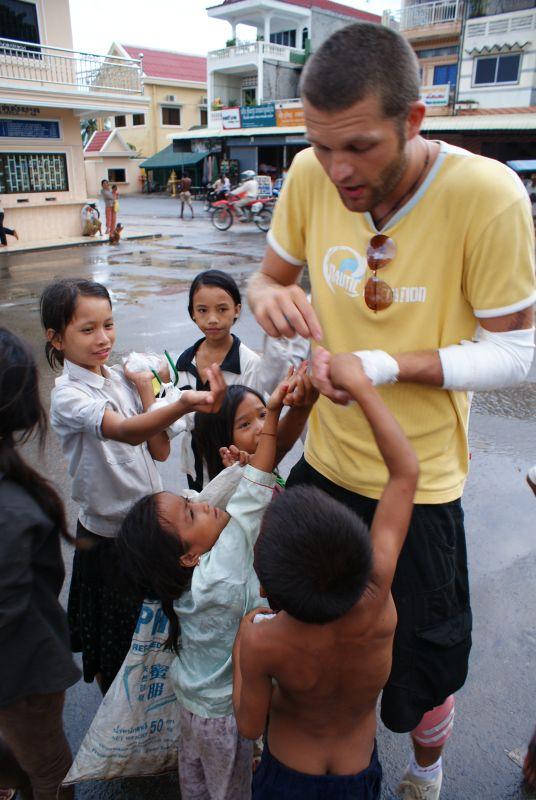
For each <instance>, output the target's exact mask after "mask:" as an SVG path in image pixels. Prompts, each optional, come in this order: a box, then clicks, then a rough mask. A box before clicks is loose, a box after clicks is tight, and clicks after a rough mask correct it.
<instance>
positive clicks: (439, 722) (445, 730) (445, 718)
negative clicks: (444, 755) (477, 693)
mask: <svg viewBox="0 0 536 800" xmlns="http://www.w3.org/2000/svg"><path fill="white" fill-rule="evenodd" d="M454 713H455V703H454V695H453V694H451V695H450V696H449V697H447V699H446V700H445V702H444V703H442V704H441V705H440V706H436V707H435V708H433V709H432V710H431V711H427V712H426V714H425V715H424V716H423V718H422V719H421V721H420V722H419V724H418V725H417V727H416V728H415V729H414V730H412V732H411V736H412V738H413V739H414V740H415V741H416V742H417V744H420V745H421V747H443V746H444V745H445V744H446V742H447V741H448V740H449V739H450V737H451V735H452V728H453V726H454Z"/></svg>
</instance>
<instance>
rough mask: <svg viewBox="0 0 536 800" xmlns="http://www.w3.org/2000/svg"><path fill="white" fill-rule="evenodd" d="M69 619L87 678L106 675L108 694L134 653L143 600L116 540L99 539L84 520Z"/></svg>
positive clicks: (103, 683)
mask: <svg viewBox="0 0 536 800" xmlns="http://www.w3.org/2000/svg"><path fill="white" fill-rule="evenodd" d="M76 539H77V543H81V546H79V547H78V548H77V549H76V550H75V554H74V561H73V573H72V577H71V585H70V588H69V602H68V607H67V619H68V622H69V632H70V634H71V649H72V651H73V652H74V653H82V664H83V671H84V680H85V681H87V683H91V681H92V680H93V679H94V678H95V676H96V675H100V681H101V688H102V689H103V692H106V691H107V690H108V688H109V687H110V685H111V683H112V681H113V679H114V678H115V676H116V675H117V673H118V672H119V669H120V667H121V665H122V663H123V661H124V659H125V656H126V655H127V653H128V651H129V649H130V643H131V641H132V635H133V633H134V629H135V627H136V623H137V620H138V616H139V613H140V609H141V606H142V602H141V601H140V599H139V598H137V597H134V596H133V595H132V593H131V591H130V590H129V588H128V586H127V584H126V582H125V581H124V580H123V579H122V577H121V569H120V564H119V559H118V555H117V551H116V546H115V539H109V538H105V537H104V536H97V535H96V534H94V533H91V532H90V531H88V530H87V529H86V528H84V526H83V525H81V523H80V522H79V523H78V525H77V528H76Z"/></svg>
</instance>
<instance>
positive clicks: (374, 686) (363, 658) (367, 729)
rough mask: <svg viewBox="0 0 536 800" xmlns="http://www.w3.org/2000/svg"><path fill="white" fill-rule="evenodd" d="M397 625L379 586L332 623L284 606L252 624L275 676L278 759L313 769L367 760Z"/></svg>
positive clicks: (255, 643)
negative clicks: (304, 618)
mask: <svg viewBox="0 0 536 800" xmlns="http://www.w3.org/2000/svg"><path fill="white" fill-rule="evenodd" d="M395 627H396V611H395V607H394V603H393V600H392V597H391V594H389V595H388V596H387V598H385V596H382V597H381V598H378V597H377V593H376V592H375V587H374V586H370V587H367V589H366V590H365V593H364V595H363V597H362V598H361V599H360V600H359V602H358V603H357V604H356V605H355V606H354V608H353V609H351V611H349V612H348V613H347V614H345V616H344V617H342V618H341V619H339V620H336V621H335V622H331V623H329V624H326V625H309V624H306V623H303V622H299V621H297V620H295V619H293V618H292V617H290V616H289V615H288V614H286V613H285V612H284V611H282V612H280V613H279V614H278V615H277V616H276V617H275V618H273V619H269V620H266V621H263V622H261V623H260V624H257V625H254V626H253V625H252V628H253V630H250V631H248V633H249V634H250V635H249V636H248V639H249V642H250V646H251V647H252V650H253V652H254V653H258V655H259V658H260V659H261V661H262V664H263V668H264V669H265V670H267V671H268V672H269V674H270V675H271V676H272V677H273V678H274V679H275V681H276V682H277V685H276V686H275V688H274V690H273V695H272V703H271V707H270V724H269V729H268V744H269V748H270V751H271V752H272V754H273V755H274V756H275V757H276V758H277V759H278V760H279V761H281V762H282V763H283V764H287V766H290V767H292V769H295V770H298V771H299V772H305V773H308V774H312V775H326V774H333V775H352V774H355V773H357V772H360V771H361V770H362V769H365V768H366V767H367V766H368V764H369V763H370V758H371V755H372V750H373V747H374V736H375V731H376V702H377V699H378V695H379V694H380V692H381V690H382V688H383V686H384V685H385V683H386V682H387V679H388V677H389V673H390V671H391V654H392V646H393V636H394V631H395Z"/></svg>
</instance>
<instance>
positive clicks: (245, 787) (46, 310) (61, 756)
mask: <svg viewBox="0 0 536 800" xmlns="http://www.w3.org/2000/svg"><path fill="white" fill-rule="evenodd" d="M188 308H189V312H190V316H191V317H192V319H193V321H194V322H195V323H196V325H197V326H198V327H199V329H200V331H201V333H202V335H203V336H202V338H201V339H200V340H199V341H197V342H196V343H195V344H194V345H193V346H192V347H190V348H188V349H187V350H185V351H184V352H183V353H182V354H180V355H179V356H178V357H177V358H173V359H171V360H170V363H169V364H168V367H166V368H161V369H159V370H158V371H157V370H154V369H151V368H147V369H142V370H140V371H134V370H133V369H132V368H130V367H129V363H128V361H127V363H126V365H125V366H124V367H122V366H113V367H109V366H107V363H108V361H109V359H110V356H111V354H112V350H113V346H114V341H115V328H114V319H113V313H112V304H111V300H110V296H109V294H108V291H107V290H106V288H105V287H104V286H103V285H101V284H98V283H95V282H92V281H86V280H61V281H56V282H54V283H53V284H51V285H50V286H48V287H47V288H46V289H45V291H44V292H43V295H42V298H41V321H42V325H43V328H44V331H45V336H46V354H47V359H48V362H49V364H50V366H51V367H52V368H60V367H61V368H62V369H63V371H62V374H61V375H60V376H59V377H58V378H57V380H56V385H55V388H54V389H53V392H52V398H51V409H50V420H51V425H52V428H53V429H54V431H55V432H56V434H57V435H58V436H59V438H60V441H61V444H62V448H63V452H64V455H65V458H66V460H67V462H68V467H69V473H70V475H71V478H72V496H73V499H74V500H75V501H76V502H77V503H78V504H79V506H80V513H79V517H78V523H77V532H76V541H77V546H76V549H75V553H74V562H73V571H72V579H71V585H70V590H69V601H68V625H69V637H70V646H71V648H72V650H73V651H74V652H81V653H82V664H83V675H84V679H85V680H86V681H88V682H91V681H93V680H94V679H95V680H97V682H98V684H99V686H100V688H101V690H102V692H103V693H105V692H106V691H107V689H108V688H109V686H110V685H111V683H112V681H113V679H114V677H115V676H116V674H117V672H118V671H119V669H120V667H121V664H122V662H123V660H124V658H125V656H126V654H127V652H128V649H129V646H130V642H131V638H132V634H133V632H134V628H135V626H136V621H137V617H138V614H139V611H140V607H141V603H142V600H143V599H144V597H152V598H158V599H159V600H160V601H161V602H162V606H163V608H164V610H165V612H166V614H167V615H168V617H169V619H170V623H171V624H170V642H169V644H170V646H171V647H172V649H173V650H174V652H175V653H176V658H175V660H174V663H173V667H172V670H171V676H172V681H173V686H174V689H175V692H176V695H177V698H178V701H179V706H180V747H179V778H180V786H181V795H182V798H183V800H189V798H198V797H204V798H210V800H240V798H244V800H245V799H246V798H249V797H250V796H253V798H255V799H256V800H268V798H273V800H276V798H277V800H285V798H287V797H288V798H307V800H311V798H366V799H367V800H368V799H370V800H372V798H379V796H380V784H381V766H380V764H379V761H378V757H377V752H376V745H375V731H376V715H375V708H376V701H377V698H378V695H379V693H380V692H381V689H382V687H383V686H384V684H385V682H386V681H387V678H388V676H389V672H390V664H391V650H392V641H393V636H394V630H395V626H396V611H395V607H394V604H393V601H392V598H391V592H390V588H391V583H392V579H393V575H394V570H395V567H396V563H397V558H398V555H399V553H400V550H401V548H402V545H403V542H404V539H405V536H406V532H407V527H408V524H409V519H410V516H411V512H412V507H413V496H414V491H415V487H416V482H417V476H418V464H417V460H416V457H415V455H414V453H413V451H412V448H411V446H410V444H409V442H408V441H407V439H406V437H405V436H404V434H403V432H402V430H401V429H400V427H399V426H398V424H397V423H396V421H395V420H394V418H393V416H392V414H391V413H390V411H389V410H388V409H387V407H386V406H385V404H384V403H383V402H382V400H381V398H380V396H379V394H378V393H377V392H376V390H375V389H374V388H373V386H372V384H371V383H370V381H369V380H368V378H367V377H366V376H365V374H364V372H363V370H362V368H361V366H360V362H359V359H357V358H356V357H355V356H354V355H352V354H339V355H337V356H335V357H333V359H332V361H331V380H332V382H333V384H334V385H336V386H338V387H340V388H342V389H344V390H346V391H347V392H348V393H349V394H350V395H351V397H352V398H353V399H354V400H355V401H356V402H357V403H359V404H360V406H361V408H362V410H363V412H364V414H365V416H366V417H367V419H368V421H369V423H370V425H371V428H372V430H373V432H374V435H375V438H376V442H377V445H378V448H379V450H380V452H381V454H382V456H383V458H384V461H385V463H386V466H387V469H388V473H389V479H388V482H387V485H386V487H385V490H384V493H383V495H382V498H381V500H380V502H379V504H378V507H377V510H376V513H375V516H374V520H373V523H372V526H371V528H370V530H369V529H368V528H367V527H366V526H365V524H364V523H363V522H362V521H361V520H360V519H359V518H358V517H357V516H356V515H355V514H354V513H353V512H351V511H350V510H349V509H348V508H346V507H345V506H343V505H342V504H340V503H338V502H337V501H336V500H334V499H332V498H330V497H328V496H327V495H326V494H324V493H323V492H321V491H320V490H318V489H315V488H312V487H295V488H292V489H289V490H287V491H285V490H284V488H283V486H284V482H283V481H282V480H281V479H280V477H279V475H278V473H277V465H278V463H279V462H280V460H281V459H282V458H283V456H284V455H285V454H286V453H287V452H288V451H289V450H290V449H291V448H292V446H293V445H294V443H295V442H296V441H297V440H298V438H299V437H300V436H301V435H302V434H303V431H304V428H305V426H306V423H307V418H308V415H309V413H310V410H311V408H312V406H313V404H314V402H315V401H316V398H317V396H318V395H317V392H316V390H315V388H314V386H313V384H312V381H311V377H310V376H309V374H308V371H307V362H304V363H303V364H301V365H300V366H297V365H295V366H290V368H288V369H287V366H288V365H284V364H280V365H279V367H278V368H277V371H279V372H282V373H283V378H282V380H278V381H276V383H277V385H276V387H275V389H274V390H273V391H272V392H271V394H270V396H269V397H268V399H267V393H266V391H265V389H266V386H267V383H268V381H267V380H266V376H264V377H263V361H262V359H261V357H260V356H258V355H257V354H256V353H254V352H253V351H252V350H250V349H249V348H247V347H246V346H245V345H244V344H243V343H241V342H240V340H239V339H238V337H237V336H235V335H234V334H233V333H231V328H232V326H233V324H234V323H235V322H236V320H237V319H238V316H239V314H240V310H241V297H240V292H239V290H238V287H237V286H236V283H235V282H234V281H233V280H232V278H230V277H229V276H228V275H226V274H225V273H222V272H219V271H217V270H211V271H208V272H205V273H202V274H200V275H198V276H197V277H196V279H195V280H194V282H193V284H192V286H191V288H190V294H189V306H188ZM155 374H156V377H157V379H158V383H159V384H161V387H162V388H161V389H160V391H159V392H158V394H159V395H161V396H160V397H159V398H157V397H156V396H155ZM271 377H272V384H273V382H274V380H273V379H274V376H273V375H272V376H271ZM277 377H278V378H279V377H280V375H278V376H277ZM0 403H1V407H2V412H3V413H2V428H1V429H0V475H1V478H0V494H1V493H2V492H3V491H7V489H8V488H11V489H13V487H15V488H16V490H17V492H18V493H19V495H20V496H18V502H19V504H20V503H22V505H24V497H25V496H26V495H27V496H28V498H29V500H28V502H29V503H30V504H33V506H35V507H36V509H35V513H36V514H37V513H38V511H39V510H40V512H41V516H42V517H43V519H44V520H45V521H46V520H48V522H49V524H48V527H47V526H46V525H45V524H44V522H43V520H41V523H42V524H43V525H44V527H45V528H46V531H45V533H44V534H43V535H44V536H45V538H47V537H48V539H49V540H50V547H51V548H52V550H51V552H52V551H53V558H54V563H55V570H56V571H55V580H54V582H53V585H51V584H50V582H49V585H48V588H47V590H46V591H48V595H47V597H48V601H47V602H48V606H47V604H42V607H41V611H40V612H39V613H42V614H45V608H50V610H51V613H52V612H53V614H54V615H55V616H54V618H55V620H56V623H55V624H56V629H55V632H54V635H53V634H52V633H50V638H51V642H48V640H47V634H46V633H45V634H42V635H41V634H40V636H41V640H40V641H39V642H37V641H36V642H34V644H33V647H32V648H31V649H32V653H33V657H36V653H37V651H38V649H41V650H44V653H45V656H46V654H47V652H48V651H50V654H51V656H54V659H56V661H57V662H58V663H60V664H61V665H62V669H60V670H58V671H57V674H54V670H53V668H52V666H51V667H50V669H49V670H48V667H46V658H45V659H44V661H43V662H42V664H43V663H44V664H45V668H44V672H45V677H46V676H47V675H48V672H47V670H48V671H49V672H50V676H49V679H47V680H44V681H42V682H41V687H42V688H41V690H40V691H41V693H42V696H43V697H49V698H50V699H51V702H52V698H55V702H56V706H55V708H56V712H55V715H53V716H54V720H55V726H56V728H55V730H56V734H55V737H52V736H51V737H50V742H49V751H48V752H47V755H46V758H41V759H39V758H36V756H35V752H33V751H32V753H29V751H28V747H27V746H26V745H25V736H24V735H21V736H20V737H19V739H17V737H16V736H15V737H13V736H12V737H11V740H9V741H7V740H6V741H7V744H6V751H5V753H3V752H2V751H1V750H0V786H1V785H6V780H8V778H9V779H10V780H12V781H13V783H11V784H9V785H10V786H20V787H22V791H23V792H24V786H23V784H24V785H26V786H28V785H29V784H30V783H31V784H32V785H33V788H34V793H35V797H36V798H38V800H49V798H50V800H52V797H55V796H56V791H57V787H58V785H59V783H60V782H61V780H62V778H63V777H64V775H65V771H66V770H65V764H66V756H65V753H66V745H65V737H64V735H63V729H62V726H61V708H62V704H63V694H64V691H65V689H66V688H67V687H68V686H70V685H72V683H73V682H74V681H75V680H76V675H77V673H76V669H75V668H74V666H73V664H72V661H70V660H69V658H68V657H67V655H66V653H67V638H66V630H65V629H64V627H63V628H62V624H63V623H61V622H60V621H58V615H59V614H60V610H59V604H58V601H57V595H58V593H59V590H60V587H61V579H60V578H61V574H62V568H61V566H59V564H58V560H61V559H60V555H59V535H60V534H63V535H64V536H65V537H68V534H67V531H66V527H65V522H64V516H63V509H62V506H61V502H60V501H59V498H58V497H57V495H56V493H55V491H54V490H53V489H52V487H51V486H50V485H49V484H47V483H46V482H45V481H44V479H42V478H41V477H38V478H36V477H35V476H36V475H37V473H35V472H34V471H33V470H31V469H30V468H29V467H28V466H27V465H24V462H23V461H22V459H21V457H20V455H19V454H18V453H17V450H16V442H17V437H18V436H27V435H29V434H30V433H31V431H32V430H33V428H34V427H35V425H36V424H37V422H38V421H41V423H42V416H43V412H42V407H41V404H40V399H39V393H38V388H37V370H36V366H35V362H34V361H33V359H32V357H31V355H30V353H29V351H28V349H27V348H26V347H25V346H24V344H23V343H21V342H20V340H18V339H17V337H15V336H14V335H13V334H11V333H9V332H8V331H5V330H1V331H0ZM14 408H16V409H17V412H18V413H17V414H11V413H4V412H5V411H6V409H7V410H10V409H14ZM23 408H27V413H23ZM284 409H286V411H285V413H282V412H283V410H284ZM174 437H178V438H179V441H180V445H179V454H180V464H181V469H182V470H183V471H184V472H185V473H186V474H187V475H188V481H189V486H190V490H191V491H190V492H182V493H181V492H180V491H179V492H177V493H176V494H175V493H171V492H165V491H163V487H162V481H161V478H160V475H159V472H158V469H157V466H156V462H157V461H163V460H165V459H167V457H168V456H169V454H170V448H171V442H172V441H173V439H174ZM173 446H174V447H175V445H173ZM237 464H238V465H240V466H239V467H237ZM21 465H24V466H23V467H22V466H21ZM224 469H230V471H232V472H233V474H237V475H238V479H237V481H238V482H237V485H236V489H235V490H234V492H233V493H232V496H231V498H230V500H229V502H228V503H227V504H226V507H225V508H224V507H222V508H219V507H214V506H211V505H209V504H207V503H202V502H198V501H196V499H195V498H196V492H199V491H200V490H201V489H202V488H203V487H204V486H206V485H207V483H208V482H210V481H211V480H213V479H214V478H216V476H218V475H219V473H220V472H221V471H222V470H224ZM32 481H33V482H32ZM185 495H187V496H185ZM222 505H223V504H222ZM6 524H7V525H9V524H13V521H12V519H11V521H10V518H9V517H8V518H6ZM15 527H16V526H15ZM19 527H20V528H21V530H23V531H24V530H26V529H25V528H24V525H22V524H21V526H19ZM31 530H32V531H34V530H35V525H34V526H33V527H32V528H31ZM26 534H27V536H28V537H29V539H28V541H30V538H31V537H30V531H29V530H26ZM20 535H22V534H21V532H20V531H19V539H17V538H16V537H15V535H14V538H13V541H14V542H18V545H17V546H19V545H20ZM32 535H33V534H32ZM28 546H29V548H30V550H29V553H28V558H27V561H28V563H27V564H26V570H27V571H29V572H31V569H32V568H34V567H33V566H32V565H34V562H35V569H38V560H39V559H38V558H37V557H34V555H32V545H31V544H29V545H28ZM54 548H55V549H54ZM37 551H39V548H37V549H36V552H37ZM8 555H9V558H8V559H7V564H8V573H9V576H8V578H6V579H5V580H6V583H5V585H4V583H3V582H2V581H0V607H2V600H3V598H4V597H12V596H15V594H17V593H18V594H19V595H20V603H19V605H18V606H17V604H15V605H14V606H13V608H14V611H13V615H12V617H11V618H9V619H7V621H6V620H4V619H3V618H2V614H3V613H4V612H3V611H2V612H0V641H4V634H6V633H7V632H9V631H10V630H11V633H12V634H13V632H14V631H15V630H16V625H17V624H18V622H17V621H20V616H21V615H22V614H23V613H24V602H23V598H24V593H25V592H26V593H28V592H30V589H29V588H28V586H27V585H25V584H24V581H23V582H22V583H20V582H18V577H19V575H20V564H19V561H20V556H19V555H15V546H14V548H13V549H12V551H10V553H9V554H8ZM9 559H12V562H13V563H12V564H11V566H10V561H9ZM58 576H60V577H58ZM45 578H46V576H45V577H44V578H43V580H44V581H45V582H46V580H45ZM10 581H11V582H12V583H13V585H8V584H9V583H10ZM43 591H45V590H43ZM10 593H11V594H10ZM12 605H13V604H12ZM17 613H18V614H19V617H17ZM35 613H36V614H37V613H38V610H37V609H36V610H35ZM10 626H11V628H10ZM33 635H34V637H35V635H36V633H35V631H34V634H33ZM47 648H48V650H47ZM54 648H55V650H54ZM60 656H61V658H60ZM52 660H53V659H52V658H51V661H52ZM42 664H41V665H40V666H41V667H42ZM28 669H33V670H35V665H33V666H32V663H31V659H29V661H28ZM15 671H16V672H17V676H18V677H17V680H18V683H19V684H20V686H22V685H23V682H24V668H22V669H21V665H20V663H19V664H18V665H17V668H16V669H15V667H13V672H15ZM13 680H14V681H15V677H13ZM15 682H17V681H15ZM30 685H31V682H30ZM23 696H24V691H23V690H22V689H20V691H18V693H17V692H14V693H13V696H12V697H11V696H9V697H5V696H3V695H2V694H0V732H1V734H2V736H3V737H4V738H5V739H6V737H5V736H4V733H5V727H4V719H3V713H4V712H5V710H6V707H9V706H10V703H11V701H12V700H13V702H14V701H15V700H17V701H18V700H19V699H20V698H21V697H23ZM8 710H9V708H8ZM19 716H20V709H19ZM35 724H36V720H35V718H34V719H33V720H30V719H28V722H27V728H29V727H31V726H32V725H35ZM263 735H264V749H263V752H262V758H261V762H260V765H259V766H258V767H257V769H256V770H255V772H254V774H253V784H252V765H253V743H254V741H255V740H258V739H259V738H260V737H261V736H263ZM8 746H9V747H8ZM54 747H55V748H56V751H55V752H54V753H51V752H50V748H54ZM34 749H35V748H34ZM43 774H46V781H45V784H46V785H44V784H43V786H44V788H43V787H42V788H38V787H39V786H41V784H40V781H41V782H42V781H43ZM15 780H16V781H17V782H16V783H15ZM6 791H8V790H6ZM62 791H63V792H64V793H65V796H66V797H70V796H72V794H69V792H72V789H64V790H62ZM4 796H5V797H8V796H9V795H7V794H6V795H4ZM22 796H23V797H24V794H23V795H22ZM28 796H31V795H28Z"/></svg>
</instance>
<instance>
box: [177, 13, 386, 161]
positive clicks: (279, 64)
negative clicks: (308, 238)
mask: <svg viewBox="0 0 536 800" xmlns="http://www.w3.org/2000/svg"><path fill="white" fill-rule="evenodd" d="M208 14H209V16H210V17H213V18H216V19H222V20H225V21H227V22H228V23H229V25H230V28H229V34H230V38H229V39H228V40H227V44H226V47H224V48H221V49H219V50H216V51H212V52H210V53H208V57H207V95H208V103H209V125H208V128H207V130H206V131H201V130H199V131H192V132H190V133H181V134H176V135H173V136H172V137H170V138H171V139H172V140H173V143H174V149H175V151H176V152H180V153H187V152H192V151H197V152H199V151H204V152H206V153H211V154H213V155H214V156H215V157H216V159H217V161H218V163H219V164H223V165H224V169H226V170H229V171H230V173H231V176H237V175H238V173H239V172H241V171H243V170H245V169H252V170H254V171H255V172H257V173H260V174H268V175H271V176H272V177H275V176H278V175H281V174H282V172H283V170H285V169H286V168H288V166H289V165H290V163H291V161H292V158H293V157H294V155H295V153H296V152H298V151H299V150H301V149H303V148H304V147H306V146H307V142H306V140H305V135H304V133H305V128H304V120H303V109H302V106H301V102H300V101H299V100H298V99H297V95H298V83H299V78H300V74H301V70H302V68H303V66H304V64H305V62H306V60H307V58H308V56H309V55H310V54H311V53H312V52H314V51H315V50H317V49H318V47H320V45H321V44H322V42H324V41H325V40H326V39H327V38H328V37H329V36H330V35H331V34H332V33H335V31H337V30H339V29H340V28H343V27H345V26H347V25H350V24H351V23H352V22H355V21H357V20H361V21H366V22H371V23H375V24H379V23H380V21H381V20H380V17H378V16H377V15H375V14H369V13H367V12H365V11H359V10H358V9H355V8H351V7H350V6H345V5H342V4H340V3H336V2H332V1H331V0H225V2H223V3H222V4H220V5H217V6H212V7H211V8H209V9H208ZM239 24H243V25H249V26H252V27H254V28H255V29H256V39H255V41H251V42H239V41H237V39H236V29H237V25H239Z"/></svg>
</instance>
